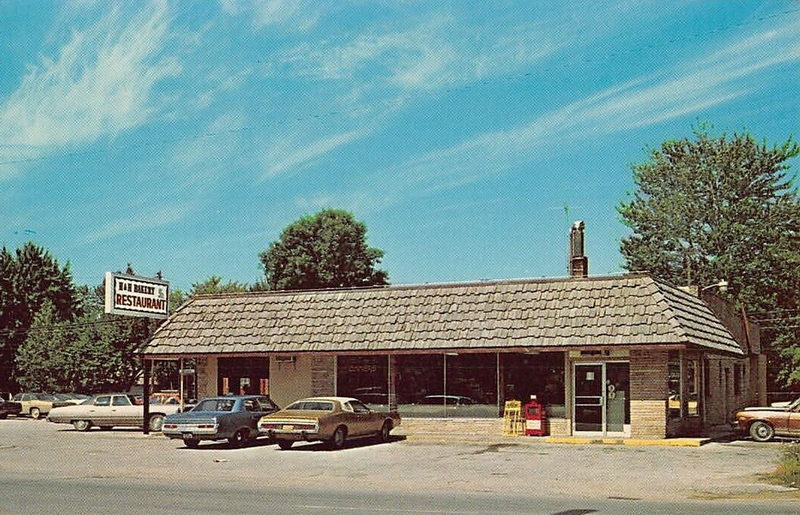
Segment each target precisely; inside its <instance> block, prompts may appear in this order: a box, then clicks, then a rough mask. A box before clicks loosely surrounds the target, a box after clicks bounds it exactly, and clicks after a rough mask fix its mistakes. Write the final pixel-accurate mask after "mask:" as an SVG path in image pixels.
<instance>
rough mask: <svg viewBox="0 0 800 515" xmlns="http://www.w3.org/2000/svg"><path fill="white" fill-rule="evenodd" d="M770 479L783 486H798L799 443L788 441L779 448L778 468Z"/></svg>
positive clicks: (799, 474) (799, 479)
mask: <svg viewBox="0 0 800 515" xmlns="http://www.w3.org/2000/svg"><path fill="white" fill-rule="evenodd" d="M771 479H773V480H774V481H775V482H776V483H779V484H782V485H784V486H791V487H798V486H800V443H790V444H788V445H786V446H784V447H783V449H781V454H780V457H779V458H778V468H777V469H775V472H773V473H772V474H771Z"/></svg>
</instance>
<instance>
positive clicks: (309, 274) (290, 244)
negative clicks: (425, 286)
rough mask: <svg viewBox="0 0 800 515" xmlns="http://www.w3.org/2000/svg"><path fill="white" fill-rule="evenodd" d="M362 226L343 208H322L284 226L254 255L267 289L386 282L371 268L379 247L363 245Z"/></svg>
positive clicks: (382, 273)
mask: <svg viewBox="0 0 800 515" xmlns="http://www.w3.org/2000/svg"><path fill="white" fill-rule="evenodd" d="M366 234H367V227H366V225H364V224H363V223H361V222H358V221H356V220H355V218H354V217H353V215H352V214H350V213H348V212H347V211H342V210H335V209H325V210H322V211H320V212H318V213H316V214H314V215H310V216H304V217H302V218H300V219H299V220H297V221H296V222H293V223H292V224H290V225H289V226H288V227H286V228H285V229H284V230H283V232H282V233H281V235H280V238H279V239H278V240H277V241H274V242H272V243H271V244H270V246H269V249H268V250H267V251H265V252H262V253H261V254H260V255H259V257H260V259H261V264H262V265H263V267H264V274H265V276H266V277H265V283H266V288H267V289H270V290H290V289H315V288H341V287H348V286H373V285H384V284H388V275H387V273H386V272H385V271H384V270H377V269H376V268H375V267H376V266H377V265H378V264H380V262H381V258H382V257H383V251H382V250H380V249H376V248H371V247H368V246H367V242H366Z"/></svg>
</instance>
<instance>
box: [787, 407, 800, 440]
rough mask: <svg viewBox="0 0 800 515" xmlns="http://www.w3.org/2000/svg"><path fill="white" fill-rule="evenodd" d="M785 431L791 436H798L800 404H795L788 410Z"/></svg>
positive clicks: (799, 432)
mask: <svg viewBox="0 0 800 515" xmlns="http://www.w3.org/2000/svg"><path fill="white" fill-rule="evenodd" d="M786 432H787V433H788V434H789V435H791V436H800V406H795V407H794V408H792V409H791V411H789V421H788V427H787V430H786Z"/></svg>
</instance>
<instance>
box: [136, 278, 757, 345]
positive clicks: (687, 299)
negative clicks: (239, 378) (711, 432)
mask: <svg viewBox="0 0 800 515" xmlns="http://www.w3.org/2000/svg"><path fill="white" fill-rule="evenodd" d="M659 344H688V345H698V346H701V347H706V348H710V349H715V350H720V351H725V352H730V353H734V354H742V350H741V348H740V346H739V345H738V344H737V342H736V341H735V340H734V339H733V337H732V336H731V334H730V333H729V332H728V331H727V330H726V329H725V328H724V327H723V325H722V324H721V323H720V321H719V319H718V318H717V317H716V316H715V315H714V314H713V313H712V312H711V311H710V310H709V308H708V306H707V305H706V304H705V303H704V302H703V301H701V300H700V299H699V298H697V297H694V296H692V295H690V294H689V293H687V292H684V291H683V290H680V289H678V288H675V287H673V286H670V285H668V284H665V283H663V282H659V281H656V280H654V279H653V278H651V277H649V276H646V275H624V276H615V277H596V278H586V279H540V280H531V279H529V280H510V281H497V282H480V283H463V284H459V283H456V284H440V285H423V286H392V287H380V288H360V289H345V290H322V291H289V292H259V293H242V294H227V295H212V296H198V297H196V298H194V299H192V300H190V301H189V302H187V303H186V304H184V305H183V306H182V307H181V308H180V309H179V310H178V311H177V312H176V313H174V314H173V315H172V316H171V317H170V319H169V320H167V321H166V322H165V323H164V324H162V326H161V327H160V328H159V329H158V331H157V332H156V333H155V335H154V336H153V338H152V339H151V341H150V342H149V343H148V344H147V345H146V346H145V347H144V348H143V350H142V352H143V353H144V354H147V355H180V354H184V355H185V354H195V355H196V354H208V353H242V352H248V353H258V352H315V351H317V352H319V351H325V352H329V351H340V352H348V351H349V352H353V351H390V350H393V351H401V350H406V351H408V350H428V349H470V348H475V349H477V348H494V349H498V348H503V347H515V348H518V347H567V346H570V347H574V346H593V345H602V346H610V345H659Z"/></svg>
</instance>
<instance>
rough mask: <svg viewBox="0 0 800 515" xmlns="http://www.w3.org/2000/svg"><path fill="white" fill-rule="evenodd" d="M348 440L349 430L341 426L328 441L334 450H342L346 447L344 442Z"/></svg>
mask: <svg viewBox="0 0 800 515" xmlns="http://www.w3.org/2000/svg"><path fill="white" fill-rule="evenodd" d="M346 439H347V428H346V427H344V426H339V427H337V428H336V431H334V432H333V436H332V437H331V439H330V440H329V441H328V444H329V445H330V446H331V447H332V448H333V449H341V448H342V447H344V441H345V440H346Z"/></svg>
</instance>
